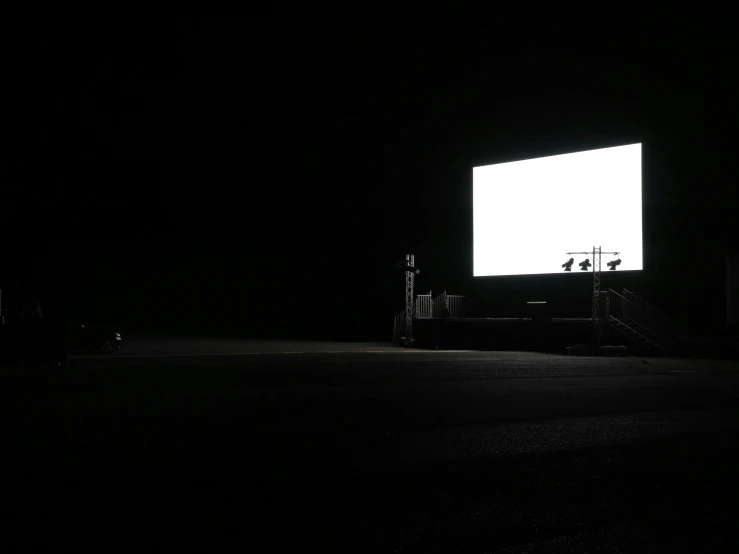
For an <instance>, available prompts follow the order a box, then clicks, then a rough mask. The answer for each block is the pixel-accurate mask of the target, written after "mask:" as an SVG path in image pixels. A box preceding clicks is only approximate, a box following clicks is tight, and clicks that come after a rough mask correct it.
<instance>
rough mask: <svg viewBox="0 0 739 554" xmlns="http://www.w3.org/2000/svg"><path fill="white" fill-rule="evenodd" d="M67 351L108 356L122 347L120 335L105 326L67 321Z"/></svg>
mask: <svg viewBox="0 0 739 554" xmlns="http://www.w3.org/2000/svg"><path fill="white" fill-rule="evenodd" d="M66 327H67V350H69V351H70V352H103V353H106V354H109V353H111V352H114V351H115V350H118V349H119V348H121V347H122V346H123V339H122V338H121V334H120V333H118V332H116V331H114V330H113V329H112V328H111V327H110V326H107V325H95V324H89V323H86V324H85V323H79V322H77V321H73V320H67V323H66Z"/></svg>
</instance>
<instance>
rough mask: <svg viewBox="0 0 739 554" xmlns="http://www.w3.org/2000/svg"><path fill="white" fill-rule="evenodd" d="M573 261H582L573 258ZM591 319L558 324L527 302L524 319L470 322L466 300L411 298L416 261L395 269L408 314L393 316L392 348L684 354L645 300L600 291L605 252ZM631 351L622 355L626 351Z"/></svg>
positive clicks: (596, 272)
mask: <svg viewBox="0 0 739 554" xmlns="http://www.w3.org/2000/svg"><path fill="white" fill-rule="evenodd" d="M568 254H579V253H575V252H571V253H568ZM587 254H592V256H593V261H594V262H595V263H594V265H593V289H592V295H591V302H592V304H591V306H592V307H591V314H590V317H570V318H563V317H555V316H554V315H553V314H552V313H551V309H550V307H549V304H548V303H547V302H546V301H531V302H527V306H526V311H527V317H471V316H470V314H471V312H472V310H471V309H470V308H471V306H470V304H469V299H468V298H467V297H465V296H461V295H452V294H447V292H446V291H444V292H442V293H441V294H439V295H437V296H433V295H432V293H431V292H429V293H428V294H418V295H416V294H415V292H414V280H415V276H416V275H418V274H419V273H420V270H419V268H418V267H417V266H416V265H415V257H414V256H413V255H410V254H409V255H407V256H406V260H405V262H401V263H399V264H398V267H399V268H401V269H403V271H404V273H405V293H406V302H405V306H406V307H405V309H404V310H402V311H401V312H399V313H398V314H396V315H395V319H394V321H393V342H395V343H396V344H403V345H405V346H409V347H410V346H416V347H422V348H440V349H447V348H471V349H480V350H493V349H494V350H534V351H546V352H561V353H565V352H570V353H582V354H590V355H608V354H612V353H614V352H618V353H623V352H624V351H627V352H629V353H638V354H642V355H669V354H671V353H675V352H676V351H677V350H678V348H679V342H680V333H679V330H678V328H677V325H676V323H675V322H674V321H673V320H672V319H671V318H670V317H669V316H667V315H666V314H665V313H664V312H662V311H661V310H659V309H658V308H657V307H655V306H654V305H652V304H651V303H649V302H647V301H646V300H645V299H644V298H643V297H642V296H641V295H640V294H637V293H634V292H632V291H630V290H628V289H625V288H624V289H622V290H620V291H616V290H614V289H611V288H609V289H606V290H603V289H601V275H600V267H601V264H600V258H601V251H600V248H598V247H594V248H593V252H592V253H590V252H588V253H587ZM624 346H625V347H626V348H625V349H624V348H622V347H624Z"/></svg>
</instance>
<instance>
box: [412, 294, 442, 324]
mask: <svg viewBox="0 0 739 554" xmlns="http://www.w3.org/2000/svg"><path fill="white" fill-rule="evenodd" d="M414 307H415V310H414V314H413V316H414V317H415V318H416V319H430V318H432V317H437V316H436V314H434V305H433V301H432V298H431V295H430V294H419V295H418V296H416V300H415V302H414Z"/></svg>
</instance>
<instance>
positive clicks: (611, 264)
mask: <svg viewBox="0 0 739 554" xmlns="http://www.w3.org/2000/svg"><path fill="white" fill-rule="evenodd" d="M606 265H607V266H608V269H609V270H611V271H613V270H614V269H616V266H619V265H621V258H619V259H618V260H613V261H612V262H608V263H607V264H606Z"/></svg>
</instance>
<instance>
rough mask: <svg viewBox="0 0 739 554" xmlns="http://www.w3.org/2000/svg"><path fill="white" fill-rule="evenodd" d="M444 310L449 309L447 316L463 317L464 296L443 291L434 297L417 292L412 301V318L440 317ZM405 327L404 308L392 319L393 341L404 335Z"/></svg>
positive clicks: (442, 315)
mask: <svg viewBox="0 0 739 554" xmlns="http://www.w3.org/2000/svg"><path fill="white" fill-rule="evenodd" d="M444 310H449V317H452V318H455V317H457V318H461V317H464V315H465V297H464V296H461V295H458V294H447V293H446V291H445V292H442V293H441V294H439V295H437V296H436V297H432V296H431V293H429V294H419V295H418V296H416V298H415V299H414V301H413V318H414V319H433V318H441V317H444ZM405 327H406V319H405V310H402V311H400V312H398V313H397V314H396V315H395V318H394V319H393V342H397V341H399V340H400V337H403V336H405V333H406V328H405Z"/></svg>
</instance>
